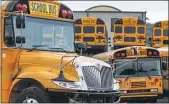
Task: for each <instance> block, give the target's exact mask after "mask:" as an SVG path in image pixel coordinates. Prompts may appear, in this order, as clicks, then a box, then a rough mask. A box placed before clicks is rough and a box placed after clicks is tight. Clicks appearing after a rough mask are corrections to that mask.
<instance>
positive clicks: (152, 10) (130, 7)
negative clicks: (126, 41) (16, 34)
mask: <svg viewBox="0 0 169 104" xmlns="http://www.w3.org/2000/svg"><path fill="white" fill-rule="evenodd" d="M59 2H61V3H63V4H65V5H67V6H69V7H70V8H71V9H72V10H73V11H85V10H86V9H88V8H90V7H93V6H97V5H108V6H113V7H115V8H118V9H120V10H121V11H141V12H144V11H147V14H146V15H147V17H148V18H149V20H147V22H149V23H155V22H157V21H161V20H168V1H59ZM3 3H4V2H2V4H3Z"/></svg>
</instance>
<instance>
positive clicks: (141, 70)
mask: <svg viewBox="0 0 169 104" xmlns="http://www.w3.org/2000/svg"><path fill="white" fill-rule="evenodd" d="M137 72H144V73H145V74H146V75H147V76H148V78H149V79H151V77H150V76H149V75H148V73H147V72H148V71H147V70H143V69H139V70H138V71H137Z"/></svg>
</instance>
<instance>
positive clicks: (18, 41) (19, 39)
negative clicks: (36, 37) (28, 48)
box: [16, 36, 25, 43]
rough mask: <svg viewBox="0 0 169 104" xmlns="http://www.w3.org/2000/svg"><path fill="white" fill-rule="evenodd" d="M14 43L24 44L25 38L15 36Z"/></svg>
mask: <svg viewBox="0 0 169 104" xmlns="http://www.w3.org/2000/svg"><path fill="white" fill-rule="evenodd" d="M16 43H25V37H23V36H22V37H21V36H17V37H16Z"/></svg>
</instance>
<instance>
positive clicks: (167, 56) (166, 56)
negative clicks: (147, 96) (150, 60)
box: [157, 47, 169, 95]
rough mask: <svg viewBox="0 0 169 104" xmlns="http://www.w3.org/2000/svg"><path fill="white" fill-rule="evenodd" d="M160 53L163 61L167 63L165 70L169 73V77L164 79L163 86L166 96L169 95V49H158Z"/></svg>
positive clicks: (168, 75)
mask: <svg viewBox="0 0 169 104" xmlns="http://www.w3.org/2000/svg"><path fill="white" fill-rule="evenodd" d="M157 50H158V51H160V53H161V60H162V61H164V62H166V69H167V70H163V71H164V72H166V73H167V76H166V77H164V78H163V86H164V94H165V95H169V83H168V82H169V53H168V47H161V48H157Z"/></svg>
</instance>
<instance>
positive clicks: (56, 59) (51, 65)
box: [19, 51, 110, 81]
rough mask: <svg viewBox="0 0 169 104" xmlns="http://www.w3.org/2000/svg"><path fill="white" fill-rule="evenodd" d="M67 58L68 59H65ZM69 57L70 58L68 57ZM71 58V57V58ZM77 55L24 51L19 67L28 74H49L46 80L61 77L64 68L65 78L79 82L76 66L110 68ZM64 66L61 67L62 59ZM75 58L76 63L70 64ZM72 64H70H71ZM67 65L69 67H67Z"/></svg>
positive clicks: (103, 63) (94, 60) (98, 61)
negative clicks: (60, 73) (61, 70)
mask: <svg viewBox="0 0 169 104" xmlns="http://www.w3.org/2000/svg"><path fill="white" fill-rule="evenodd" d="M65 56H66V57H65ZM67 56H69V57H67ZM70 56H71V57H70ZM74 56H78V55H77V54H76V53H63V52H45V51H32V52H27V51H22V52H21V54H20V59H19V65H20V66H21V68H22V72H27V73H39V74H41V73H48V74H47V77H46V78H45V77H44V78H45V79H54V78H56V77H57V76H58V75H59V72H60V69H61V66H64V65H65V67H64V68H63V72H64V76H65V78H67V79H69V80H72V81H79V75H78V72H77V68H76V65H80V66H97V65H98V64H99V65H101V66H106V67H110V65H109V64H107V63H105V62H102V61H100V60H97V59H93V58H89V57H85V56H78V57H76V58H75V57H74ZM62 57H65V58H63V60H62V62H63V63H62V65H61V59H62ZM73 58H75V60H74V61H72V62H70V61H71V60H72V59H73ZM69 62H70V63H69ZM66 64H67V65H66Z"/></svg>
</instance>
